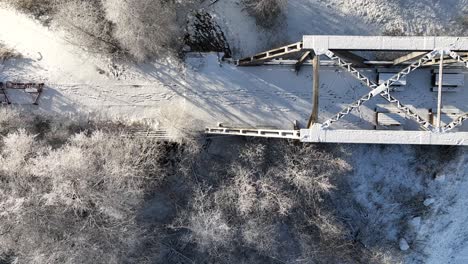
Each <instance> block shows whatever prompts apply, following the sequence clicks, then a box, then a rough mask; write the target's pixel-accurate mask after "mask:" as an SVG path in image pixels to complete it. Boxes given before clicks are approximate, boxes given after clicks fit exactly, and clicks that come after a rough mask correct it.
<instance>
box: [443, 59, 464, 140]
mask: <svg viewBox="0 0 468 264" xmlns="http://www.w3.org/2000/svg"><path fill="white" fill-rule="evenodd" d="M449 54H450V57H452V58H453V59H454V60H456V61H458V62H461V63H463V64H464V65H465V67H466V68H468V60H466V59H464V58H463V57H462V56H461V55H460V54H458V53H456V52H454V51H450V52H449ZM465 120H468V113H464V114H462V115H460V116H459V117H457V118H456V119H455V121H453V122H452V123H450V124H448V125H446V126H444V127H442V132H444V133H445V132H448V131H450V130H452V129H454V128H456V127H458V126H461V125H462V124H463V122H464V121H465Z"/></svg>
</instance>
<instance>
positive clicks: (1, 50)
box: [0, 42, 21, 62]
mask: <svg viewBox="0 0 468 264" xmlns="http://www.w3.org/2000/svg"><path fill="white" fill-rule="evenodd" d="M18 57H21V55H20V54H19V53H18V52H16V51H15V50H14V49H11V48H8V47H6V46H5V45H3V44H2V43H1V42H0V61H2V62H5V61H7V60H9V59H13V58H18Z"/></svg>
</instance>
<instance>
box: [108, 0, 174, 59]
mask: <svg viewBox="0 0 468 264" xmlns="http://www.w3.org/2000/svg"><path fill="white" fill-rule="evenodd" d="M104 7H105V10H106V14H107V17H108V19H109V20H110V21H112V22H113V23H114V25H115V32H114V37H115V39H116V40H117V41H118V42H119V43H120V45H121V46H122V48H124V49H125V50H126V51H127V52H128V53H129V54H131V55H132V56H133V57H134V58H136V59H137V60H139V61H143V60H145V59H148V58H150V57H153V56H156V55H160V54H161V53H164V52H166V51H169V50H177V49H178V48H179V47H178V43H177V40H178V39H179V38H180V36H181V34H182V32H181V27H180V26H179V25H178V22H177V12H176V9H177V5H176V4H175V3H173V2H172V1H163V0H141V1H130V0H123V1H122V0H105V1H104Z"/></svg>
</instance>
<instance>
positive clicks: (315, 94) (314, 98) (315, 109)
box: [307, 55, 320, 128]
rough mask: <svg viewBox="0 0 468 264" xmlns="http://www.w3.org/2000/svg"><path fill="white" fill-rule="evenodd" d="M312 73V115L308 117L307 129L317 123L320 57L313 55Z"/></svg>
mask: <svg viewBox="0 0 468 264" xmlns="http://www.w3.org/2000/svg"><path fill="white" fill-rule="evenodd" d="M312 65H313V71H314V84H313V86H314V87H313V94H312V114H311V115H310V119H309V123H308V124H307V127H308V128H311V127H312V125H313V124H315V123H317V122H318V115H319V88H320V79H319V78H320V74H319V70H320V56H319V55H315V57H314V59H313V60H312Z"/></svg>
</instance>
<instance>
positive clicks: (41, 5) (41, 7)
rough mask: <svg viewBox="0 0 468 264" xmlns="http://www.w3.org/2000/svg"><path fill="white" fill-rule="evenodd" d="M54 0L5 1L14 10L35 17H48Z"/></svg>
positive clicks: (52, 8)
mask: <svg viewBox="0 0 468 264" xmlns="http://www.w3.org/2000/svg"><path fill="white" fill-rule="evenodd" d="M55 1H56V0H5V2H6V3H8V4H10V5H12V6H13V7H15V8H16V9H18V10H20V11H22V12H25V13H28V14H32V15H34V16H35V17H40V16H44V15H50V14H51V13H52V12H53V10H54V4H55Z"/></svg>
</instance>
